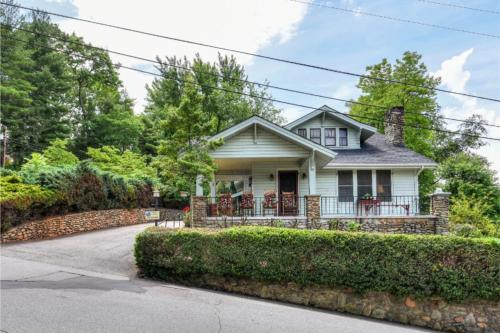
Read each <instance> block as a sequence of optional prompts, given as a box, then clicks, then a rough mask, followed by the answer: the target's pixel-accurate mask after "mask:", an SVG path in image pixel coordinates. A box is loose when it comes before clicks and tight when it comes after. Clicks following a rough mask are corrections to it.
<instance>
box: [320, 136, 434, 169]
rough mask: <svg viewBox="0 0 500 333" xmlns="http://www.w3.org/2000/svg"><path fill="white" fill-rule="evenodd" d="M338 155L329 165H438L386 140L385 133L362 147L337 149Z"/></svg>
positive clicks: (366, 142) (371, 139)
mask: <svg viewBox="0 0 500 333" xmlns="http://www.w3.org/2000/svg"><path fill="white" fill-rule="evenodd" d="M335 152H336V153H338V155H337V156H336V157H335V158H334V159H333V160H332V161H331V162H330V163H328V165H327V167H328V166H338V165H339V164H349V165H350V164H360V165H363V164H381V165H382V164H396V165H422V164H425V165H436V162H434V161H433V160H431V159H430V158H427V157H425V156H423V155H420V154H418V153H416V152H414V151H413V150H411V149H409V148H406V147H395V146H393V145H391V144H388V143H386V142H385V137H384V135H383V134H380V133H375V134H373V135H372V136H371V137H370V138H368V139H367V140H366V141H365V142H364V143H362V144H361V149H351V150H341V149H337V150H335Z"/></svg>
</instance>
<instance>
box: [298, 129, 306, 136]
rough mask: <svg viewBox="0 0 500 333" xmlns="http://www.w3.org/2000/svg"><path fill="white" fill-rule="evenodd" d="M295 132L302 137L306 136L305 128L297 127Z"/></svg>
mask: <svg viewBox="0 0 500 333" xmlns="http://www.w3.org/2000/svg"><path fill="white" fill-rule="evenodd" d="M297 134H298V135H300V136H301V137H303V138H307V130H306V129H305V128H299V129H298V131H297Z"/></svg>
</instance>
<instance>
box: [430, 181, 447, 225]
mask: <svg viewBox="0 0 500 333" xmlns="http://www.w3.org/2000/svg"><path fill="white" fill-rule="evenodd" d="M450 195H451V193H449V192H443V191H442V190H441V189H437V190H436V192H434V193H432V194H431V195H430V197H431V215H434V216H435V217H437V221H436V234H439V235H444V234H447V233H448V215H449V210H450V209H449V207H450Z"/></svg>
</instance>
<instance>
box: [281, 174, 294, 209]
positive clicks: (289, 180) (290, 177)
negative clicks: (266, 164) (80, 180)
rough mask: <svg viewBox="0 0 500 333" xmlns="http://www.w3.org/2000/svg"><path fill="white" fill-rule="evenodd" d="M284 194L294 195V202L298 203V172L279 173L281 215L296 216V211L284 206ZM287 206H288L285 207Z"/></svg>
mask: <svg viewBox="0 0 500 333" xmlns="http://www.w3.org/2000/svg"><path fill="white" fill-rule="evenodd" d="M283 192H287V193H293V195H294V202H295V203H297V202H298V171H278V199H279V200H278V203H279V205H278V209H279V212H280V214H279V215H288V214H289V215H296V213H297V212H295V214H294V209H291V210H290V209H288V210H287V208H289V207H284V205H283ZM285 206H286V205H285ZM295 210H296V209H295Z"/></svg>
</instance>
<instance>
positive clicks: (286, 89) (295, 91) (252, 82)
mask: <svg viewBox="0 0 500 333" xmlns="http://www.w3.org/2000/svg"><path fill="white" fill-rule="evenodd" d="M17 29H18V30H21V31H24V32H28V33H31V34H38V35H40V36H45V37H48V38H53V39H56V40H58V41H63V42H65V43H71V44H76V45H79V46H83V47H86V48H92V49H96V50H100V51H104V52H109V53H112V54H117V55H120V56H124V57H129V58H133V59H137V60H141V61H147V62H150V63H154V64H159V65H166V66H169V67H174V68H179V69H183V70H189V71H192V72H193V73H196V71H195V70H193V68H192V67H191V68H190V67H185V66H179V65H173V64H168V63H164V62H161V61H158V60H153V59H149V58H144V57H139V56H136V55H131V54H128V53H123V52H118V51H113V50H109V49H105V48H102V47H98V46H93V45H89V44H86V43H81V42H77V41H73V40H68V39H66V38H61V37H55V36H51V35H48V34H44V33H40V32H36V31H32V30H28V29H23V28H17ZM202 73H203V74H208V75H211V76H216V77H220V78H224V76H223V75H220V74H216V73H210V72H202ZM230 80H233V81H238V82H244V83H249V84H254V85H257V86H260V87H269V88H272V89H276V90H281V91H287V92H292V93H297V94H302V95H307V96H312V97H319V98H324V99H330V100H334V101H340V102H345V103H349V104H356V105H361V106H366V107H374V108H380V109H384V110H386V109H387V108H388V107H387V106H381V105H375V104H369V103H362V102H357V101H352V100H346V99H342V98H336V97H331V96H326V95H321V94H316V93H311V92H305V91H301V90H296V89H291V88H284V87H279V86H275V85H271V84H268V83H262V82H256V81H250V80H243V79H238V78H230ZM406 113H407V114H414V115H426V116H431V115H429V114H425V113H417V112H406ZM439 118H440V119H445V120H452V121H457V122H463V123H468V122H469V121H467V120H465V119H457V118H449V117H443V116H439ZM473 123H477V122H473ZM480 124H481V125H484V126H489V127H499V128H500V125H494V124H489V123H486V122H481V123H480Z"/></svg>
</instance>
